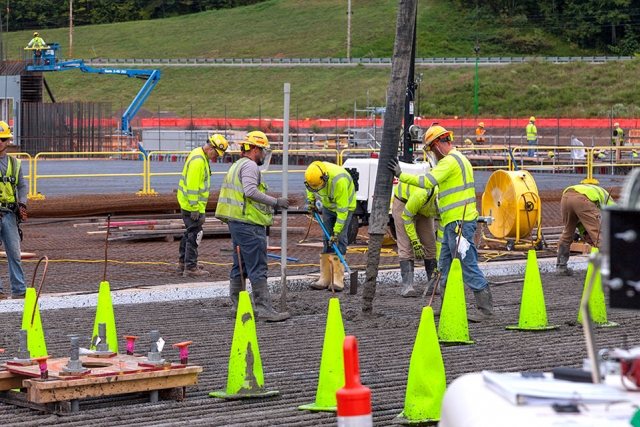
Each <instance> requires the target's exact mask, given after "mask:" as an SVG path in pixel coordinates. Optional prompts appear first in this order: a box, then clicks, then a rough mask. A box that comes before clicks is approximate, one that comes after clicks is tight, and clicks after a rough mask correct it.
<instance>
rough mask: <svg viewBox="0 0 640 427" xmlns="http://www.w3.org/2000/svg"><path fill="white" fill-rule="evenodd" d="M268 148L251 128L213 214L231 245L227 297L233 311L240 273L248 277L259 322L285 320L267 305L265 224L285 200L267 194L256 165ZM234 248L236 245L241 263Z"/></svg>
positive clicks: (264, 137)
mask: <svg viewBox="0 0 640 427" xmlns="http://www.w3.org/2000/svg"><path fill="white" fill-rule="evenodd" d="M270 157H271V148H270V146H269V140H268V139H267V135H265V134H264V132H260V131H253V132H249V133H248V134H247V136H245V138H244V141H241V142H240V158H239V159H238V160H236V161H235V163H233V165H231V168H230V169H229V172H227V175H226V176H225V177H224V181H223V182H222V189H221V190H220V196H219V198H218V206H217V207H216V217H217V218H219V219H220V220H222V221H224V222H226V223H227V224H228V225H229V232H230V233H231V244H232V245H233V248H234V251H233V267H231V272H230V273H229V279H230V280H229V296H230V298H231V302H232V303H233V308H234V310H237V308H238V298H239V294H240V291H242V278H241V277H242V276H241V275H243V276H244V277H245V278H247V277H248V278H249V280H250V281H251V288H252V290H253V302H254V305H255V307H256V313H255V314H256V317H257V319H258V320H259V321H263V322H280V321H283V320H287V319H288V318H289V317H290V316H289V313H287V312H284V313H278V312H277V311H275V310H274V309H273V307H272V306H271V295H270V294H269V286H268V284H267V273H268V268H269V267H268V259H267V227H268V226H270V225H272V224H273V209H274V208H275V209H287V208H288V207H289V199H287V198H285V197H278V198H276V197H273V196H270V195H268V194H267V184H266V183H265V182H264V181H263V179H262V173H261V172H260V166H262V165H263V164H265V163H266V164H269V161H270ZM236 247H240V255H241V257H242V265H241V264H240V261H239V260H238V252H237V251H236V249H235V248H236Z"/></svg>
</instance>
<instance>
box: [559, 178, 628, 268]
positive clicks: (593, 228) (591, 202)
mask: <svg viewBox="0 0 640 427" xmlns="http://www.w3.org/2000/svg"><path fill="white" fill-rule="evenodd" d="M607 205H615V202H614V200H613V198H611V195H610V194H609V193H608V192H607V190H605V189H604V188H602V187H598V186H597V185H592V184H578V185H572V186H570V187H567V188H566V189H565V190H564V192H563V194H562V200H561V201H560V213H561V214H562V225H564V229H563V230H562V235H561V236H560V239H558V259H557V261H556V275H558V276H571V275H572V274H573V271H572V270H571V269H570V268H569V267H567V263H568V262H569V257H570V255H571V243H572V242H573V236H574V235H575V232H576V227H577V228H578V229H579V230H580V232H581V234H582V236H583V237H584V239H585V241H586V242H587V243H589V244H590V245H592V246H594V247H596V248H598V247H600V227H601V223H602V213H601V212H600V210H601V209H602V207H603V206H607Z"/></svg>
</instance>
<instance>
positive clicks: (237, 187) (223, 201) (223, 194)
mask: <svg viewBox="0 0 640 427" xmlns="http://www.w3.org/2000/svg"><path fill="white" fill-rule="evenodd" d="M252 161H253V160H251V159H249V158H247V157H243V158H241V159H240V160H238V161H237V162H235V163H234V164H233V165H231V168H230V169H229V172H227V175H226V176H225V177H224V181H223V182H222V188H221V189H220V196H219V197H218V206H217V207H216V218H219V219H220V220H222V221H224V222H227V221H239V222H245V223H247V224H255V225H262V226H265V227H266V226H269V225H272V224H273V209H272V207H271V206H268V205H265V204H264V203H258V202H256V201H254V200H251V199H250V198H248V197H247V196H245V194H244V189H243V188H242V181H240V167H241V166H242V165H243V164H244V163H245V162H252ZM267 188H268V187H267V184H266V183H265V182H264V181H262V174H261V175H260V184H258V191H260V192H261V193H263V194H266V193H267Z"/></svg>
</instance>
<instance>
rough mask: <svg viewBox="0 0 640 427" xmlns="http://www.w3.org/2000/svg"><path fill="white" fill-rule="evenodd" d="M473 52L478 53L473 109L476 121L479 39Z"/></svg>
mask: <svg viewBox="0 0 640 427" xmlns="http://www.w3.org/2000/svg"><path fill="white" fill-rule="evenodd" d="M473 50H475V51H476V86H475V91H474V94H473V95H474V96H473V108H474V112H475V115H476V119H477V118H478V55H479V53H480V45H479V44H478V39H476V45H475V46H474V47H473Z"/></svg>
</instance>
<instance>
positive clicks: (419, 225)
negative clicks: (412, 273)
mask: <svg viewBox="0 0 640 427" xmlns="http://www.w3.org/2000/svg"><path fill="white" fill-rule="evenodd" d="M403 211H404V202H403V201H402V200H399V199H397V198H395V197H394V198H393V204H392V205H391V215H392V216H393V222H394V223H395V226H396V237H397V239H396V242H397V243H398V259H399V260H400V261H407V260H413V259H415V258H414V256H413V245H412V244H411V240H410V239H409V236H408V235H407V230H405V228H404V220H403V219H402V212H403ZM413 224H414V225H415V227H416V233H417V234H418V239H420V243H422V245H423V246H424V252H425V255H426V259H435V257H436V232H435V225H434V220H433V218H431V217H426V216H424V215H420V214H417V215H416V216H414V217H413Z"/></svg>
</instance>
